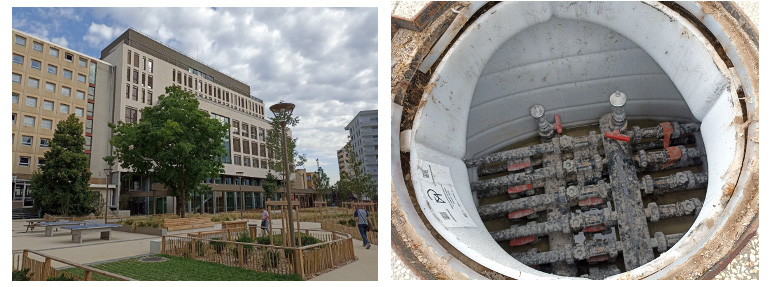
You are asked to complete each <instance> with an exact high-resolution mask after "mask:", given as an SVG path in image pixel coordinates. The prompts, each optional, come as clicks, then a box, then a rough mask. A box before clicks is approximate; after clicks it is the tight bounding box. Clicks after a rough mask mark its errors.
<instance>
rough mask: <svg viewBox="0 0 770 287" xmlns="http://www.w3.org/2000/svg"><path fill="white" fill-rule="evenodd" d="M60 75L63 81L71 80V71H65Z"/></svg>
mask: <svg viewBox="0 0 770 287" xmlns="http://www.w3.org/2000/svg"><path fill="white" fill-rule="evenodd" d="M62 75H64V78H65V79H70V80H72V71H70V70H66V69H65V70H64V72H63V73H62Z"/></svg>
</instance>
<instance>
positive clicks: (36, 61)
mask: <svg viewBox="0 0 770 287" xmlns="http://www.w3.org/2000/svg"><path fill="white" fill-rule="evenodd" d="M12 37H13V39H12V40H13V43H14V44H13V49H12V52H13V64H12V66H13V67H12V70H13V83H12V90H13V92H12V93H13V106H12V110H13V132H12V137H13V147H12V154H13V161H14V162H13V176H14V183H13V188H14V192H13V194H14V195H13V201H14V204H13V206H14V207H22V206H24V207H28V206H31V200H30V199H29V193H28V192H27V187H28V182H27V181H28V179H29V178H30V176H31V174H32V173H33V172H34V170H35V169H36V168H37V167H38V166H40V165H43V164H45V159H44V158H43V154H44V153H45V151H46V149H47V147H48V144H49V142H50V140H51V138H52V136H53V131H54V129H55V126H56V123H58V121H59V120H61V119H64V118H66V117H67V116H68V115H69V114H71V113H74V114H76V115H77V116H78V117H81V119H82V120H83V122H84V125H85V126H84V136H85V137H86V146H85V149H86V153H88V154H89V156H90V159H91V160H90V168H91V172H92V173H93V175H92V178H91V181H90V183H91V188H92V189H93V190H95V191H99V192H102V195H103V196H107V199H108V202H109V206H110V207H112V209H113V210H114V209H117V208H118V205H119V198H120V194H128V195H129V200H128V205H129V209H130V210H131V213H132V214H149V213H154V212H156V213H170V212H175V211H176V210H175V206H176V204H175V202H174V200H175V198H174V197H173V196H171V194H169V193H168V192H167V191H166V190H165V189H164V188H163V187H162V185H160V184H157V183H151V182H152V180H151V179H149V178H146V177H140V176H137V175H134V174H132V173H131V171H130V170H126V169H122V168H120V167H118V166H117V165H116V166H112V167H108V166H107V164H106V163H105V162H104V160H103V157H104V156H107V155H110V153H111V150H112V147H111V146H110V144H109V140H110V138H111V135H112V133H111V130H110V129H109V127H108V126H107V123H108V122H112V123H118V122H119V121H123V122H137V121H139V120H140V119H141V117H142V112H141V111H142V109H143V108H145V107H149V106H152V105H155V104H157V101H158V97H159V96H160V95H161V94H163V93H164V92H165V87H167V86H171V85H176V86H180V87H182V88H183V89H184V90H185V91H188V92H190V93H193V94H194V95H196V97H197V99H198V101H199V102H200V106H199V108H200V109H201V110H204V111H206V112H207V113H209V114H210V116H211V117H212V118H215V119H218V120H219V121H221V122H222V123H229V124H230V126H231V129H230V131H229V132H228V135H227V137H226V140H225V141H224V143H223V144H224V145H225V147H226V150H227V152H228V153H227V155H225V156H223V158H222V161H223V163H224V170H225V171H224V173H222V174H221V175H220V176H219V177H217V178H211V179H207V180H206V181H205V182H206V183H207V184H208V185H210V186H211V189H212V192H210V193H207V194H204V195H201V196H195V197H194V198H192V200H191V201H190V202H189V203H188V204H187V208H188V211H189V212H201V213H214V212H222V211H232V210H239V209H240V208H241V197H245V198H244V199H245V200H244V201H245V207H246V208H247V209H252V208H257V207H261V206H263V204H264V201H265V200H266V199H265V198H264V196H263V194H264V193H263V191H264V190H263V189H262V187H261V183H262V180H263V179H264V178H265V177H266V175H267V173H268V159H269V156H275V155H272V154H271V155H269V154H268V153H269V151H268V149H267V144H266V142H265V136H266V131H267V129H269V128H270V125H269V123H268V121H267V120H266V119H265V106H264V103H263V101H262V100H261V99H259V98H256V97H254V96H251V94H250V87H249V86H248V85H246V84H245V83H243V82H241V81H238V80H236V79H234V78H232V77H230V76H228V75H225V74H223V73H222V72H219V71H217V70H216V69H213V68H211V67H209V66H207V65H205V64H203V63H201V62H199V61H196V60H194V59H192V58H190V57H188V56H186V55H184V54H182V53H180V52H178V51H176V50H174V49H172V48H169V47H167V46H165V45H163V44H161V43H159V42H157V41H155V40H153V39H151V38H149V37H147V36H145V35H142V34H140V33H138V32H136V31H134V30H132V29H129V30H127V31H126V32H125V33H123V34H122V35H120V36H119V37H118V38H117V39H115V40H114V41H113V42H112V43H111V44H109V45H108V46H107V47H106V48H105V49H104V50H102V52H101V59H94V58H92V57H89V56H87V55H84V54H82V53H78V52H75V51H72V50H69V49H66V48H63V47H60V46H57V45H55V44H53V43H50V42H46V41H43V40H41V39H38V38H36V37H33V36H31V35H28V34H26V33H23V32H21V31H17V30H13V33H12ZM108 168H111V172H112V173H111V174H110V175H108V174H107V170H108ZM274 173H275V174H277V175H279V178H280V172H274ZM303 178H304V176H303ZM108 181H109V182H108ZM293 194H294V193H293ZM280 197H281V194H280V193H279V194H276V197H275V198H274V199H280Z"/></svg>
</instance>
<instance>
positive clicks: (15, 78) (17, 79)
mask: <svg viewBox="0 0 770 287" xmlns="http://www.w3.org/2000/svg"><path fill="white" fill-rule="evenodd" d="M11 74H13V78H12V81H13V82H14V83H17V84H21V75H19V74H16V73H11Z"/></svg>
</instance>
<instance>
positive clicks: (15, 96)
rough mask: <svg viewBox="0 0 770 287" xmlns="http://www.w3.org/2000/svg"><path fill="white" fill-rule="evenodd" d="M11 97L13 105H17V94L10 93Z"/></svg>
mask: <svg viewBox="0 0 770 287" xmlns="http://www.w3.org/2000/svg"><path fill="white" fill-rule="evenodd" d="M11 97H13V103H14V104H18V103H19V94H17V93H11Z"/></svg>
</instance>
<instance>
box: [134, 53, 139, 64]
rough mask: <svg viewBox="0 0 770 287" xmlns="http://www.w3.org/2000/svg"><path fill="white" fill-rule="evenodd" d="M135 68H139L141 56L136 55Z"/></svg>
mask: <svg viewBox="0 0 770 287" xmlns="http://www.w3.org/2000/svg"><path fill="white" fill-rule="evenodd" d="M134 67H137V68H139V54H137V53H134Z"/></svg>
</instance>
